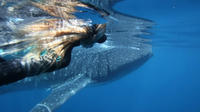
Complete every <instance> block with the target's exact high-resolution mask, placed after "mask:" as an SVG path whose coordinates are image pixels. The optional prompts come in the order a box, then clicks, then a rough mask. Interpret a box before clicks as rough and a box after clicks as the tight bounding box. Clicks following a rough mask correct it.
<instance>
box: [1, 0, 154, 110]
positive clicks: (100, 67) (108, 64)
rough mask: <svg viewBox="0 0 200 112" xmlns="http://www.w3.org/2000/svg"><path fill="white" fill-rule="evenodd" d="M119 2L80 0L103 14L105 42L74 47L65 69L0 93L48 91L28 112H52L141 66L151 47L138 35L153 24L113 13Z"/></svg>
mask: <svg viewBox="0 0 200 112" xmlns="http://www.w3.org/2000/svg"><path fill="white" fill-rule="evenodd" d="M119 1H121V0H81V2H83V3H86V4H89V5H91V6H92V7H93V8H94V9H96V10H97V11H99V12H100V13H102V12H105V14H102V15H103V18H104V19H105V20H106V21H107V32H106V34H107V40H106V42H104V43H103V44H95V45H94V46H93V47H91V48H83V47H76V48H74V49H73V51H72V56H71V57H72V59H71V63H70V65H69V66H68V67H66V68H64V69H61V70H57V71H54V72H51V73H48V74H42V75H39V76H35V77H31V78H26V79H24V80H21V81H18V82H16V83H14V84H11V85H7V86H3V87H0V93H1V94H4V93H7V92H12V91H19V90H28V89H35V88H36V89H40V88H50V89H51V93H50V95H49V96H47V97H46V98H45V99H43V100H42V101H41V102H39V103H38V104H37V105H35V107H34V108H33V109H32V110H31V111H32V112H52V111H54V110H55V109H56V108H58V107H59V106H61V105H62V104H63V103H65V102H66V101H67V100H68V98H70V97H71V96H73V95H74V94H75V93H76V92H77V91H79V90H80V89H82V88H84V87H86V86H87V85H88V84H93V83H99V82H104V81H109V80H112V79H115V78H116V77H120V76H123V75H125V74H127V73H128V72H130V71H133V70H134V69H136V68H137V67H139V66H140V65H142V64H143V63H144V62H145V61H146V60H148V59H149V58H150V57H151V56H152V46H151V44H150V40H149V39H144V38H141V37H140V36H141V35H146V34H148V33H147V32H146V31H147V30H148V29H149V28H150V27H151V26H152V25H153V23H152V22H151V21H149V20H145V19H141V18H137V17H132V16H128V15H125V14H121V13H119V12H117V11H114V10H113V9H112V6H113V5H114V4H115V3H117V2H119ZM0 14H1V13H0ZM3 20H4V18H0V21H3ZM0 23H1V22H0Z"/></svg>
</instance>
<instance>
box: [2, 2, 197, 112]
mask: <svg viewBox="0 0 200 112" xmlns="http://www.w3.org/2000/svg"><path fill="white" fill-rule="evenodd" d="M115 9H117V10H119V9H120V11H121V12H123V13H127V14H130V15H134V16H138V17H143V18H147V19H150V20H153V21H154V22H155V23H156V25H155V26H154V27H153V29H152V30H151V32H152V34H153V35H151V36H148V37H149V38H151V39H152V41H153V42H152V44H153V53H154V56H153V57H152V58H151V59H150V60H149V61H148V62H147V63H145V64H144V65H143V66H142V67H140V68H139V69H138V70H136V71H134V72H132V73H131V74H129V75H127V76H125V77H123V78H122V79H120V80H117V81H114V82H111V83H107V84H105V85H102V86H97V87H89V88H86V89H83V90H81V91H80V92H79V93H78V94H76V95H75V96H73V97H72V98H71V99H70V100H69V101H68V102H66V103H65V104H64V105H63V106H62V107H61V108H60V109H59V110H58V112H199V111H200V81H199V80H200V22H199V20H200V14H199V11H200V1H199V0H165V1H164V0H125V1H124V2H121V3H120V4H117V5H116V6H115ZM46 94H47V93H45V92H40V91H29V92H17V93H8V94H6V95H3V96H0V112H23V111H28V110H29V109H30V108H31V107H33V106H34V105H35V104H36V103H37V102H39V101H40V100H41V98H43V97H45V95H46Z"/></svg>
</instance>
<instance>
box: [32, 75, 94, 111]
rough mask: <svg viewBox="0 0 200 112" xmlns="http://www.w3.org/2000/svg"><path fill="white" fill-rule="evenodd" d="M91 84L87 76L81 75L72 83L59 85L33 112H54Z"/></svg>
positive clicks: (67, 82)
mask: <svg viewBox="0 0 200 112" xmlns="http://www.w3.org/2000/svg"><path fill="white" fill-rule="evenodd" d="M90 82H91V79H89V78H88V77H86V76H85V74H79V75H77V76H76V77H73V78H72V79H71V80H70V81H66V82H65V83H63V84H58V85H57V86H56V88H54V89H52V92H51V94H50V95H49V96H48V97H47V98H45V99H44V100H43V101H41V102H40V103H38V104H37V105H36V106H35V107H34V108H33V109H32V110H31V112H52V111H53V110H54V109H56V108H58V107H59V106H61V105H62V104H63V103H65V102H66V101H67V100H68V99H69V98H70V97H71V96H73V95H74V94H76V92H77V91H79V90H80V89H82V88H84V87H85V86H87V84H89V83H90Z"/></svg>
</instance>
